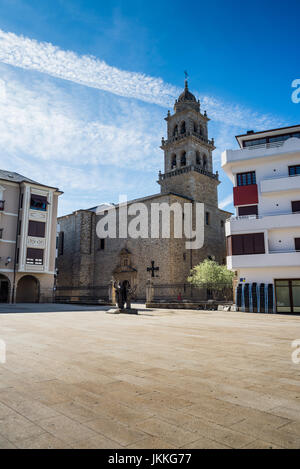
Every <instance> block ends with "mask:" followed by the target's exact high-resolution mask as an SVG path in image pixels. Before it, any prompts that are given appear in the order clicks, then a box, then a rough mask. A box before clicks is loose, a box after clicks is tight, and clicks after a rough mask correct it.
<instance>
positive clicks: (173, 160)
mask: <svg viewBox="0 0 300 469" xmlns="http://www.w3.org/2000/svg"><path fill="white" fill-rule="evenodd" d="M176 166H177V161H176V155H172V162H171V169H174V168H176Z"/></svg>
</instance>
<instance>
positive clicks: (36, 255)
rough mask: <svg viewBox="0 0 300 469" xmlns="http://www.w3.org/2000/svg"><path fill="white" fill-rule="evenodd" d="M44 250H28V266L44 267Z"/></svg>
mask: <svg viewBox="0 0 300 469" xmlns="http://www.w3.org/2000/svg"><path fill="white" fill-rule="evenodd" d="M43 258H44V251H43V249H35V248H27V256H26V264H31V265H43Z"/></svg>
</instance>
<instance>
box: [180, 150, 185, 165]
mask: <svg viewBox="0 0 300 469" xmlns="http://www.w3.org/2000/svg"><path fill="white" fill-rule="evenodd" d="M180 164H181V166H186V152H185V151H184V152H183V153H182V155H181V159H180Z"/></svg>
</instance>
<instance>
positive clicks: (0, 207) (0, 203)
mask: <svg viewBox="0 0 300 469" xmlns="http://www.w3.org/2000/svg"><path fill="white" fill-rule="evenodd" d="M4 206H5V200H0V212H3V211H4Z"/></svg>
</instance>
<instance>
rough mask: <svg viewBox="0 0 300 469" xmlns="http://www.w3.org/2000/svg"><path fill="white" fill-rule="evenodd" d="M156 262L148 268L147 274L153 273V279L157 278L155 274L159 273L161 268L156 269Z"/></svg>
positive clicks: (152, 262)
mask: <svg viewBox="0 0 300 469" xmlns="http://www.w3.org/2000/svg"><path fill="white" fill-rule="evenodd" d="M154 264H155V262H154V261H151V267H147V272H151V277H152V278H154V277H155V272H158V271H159V267H154Z"/></svg>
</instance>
